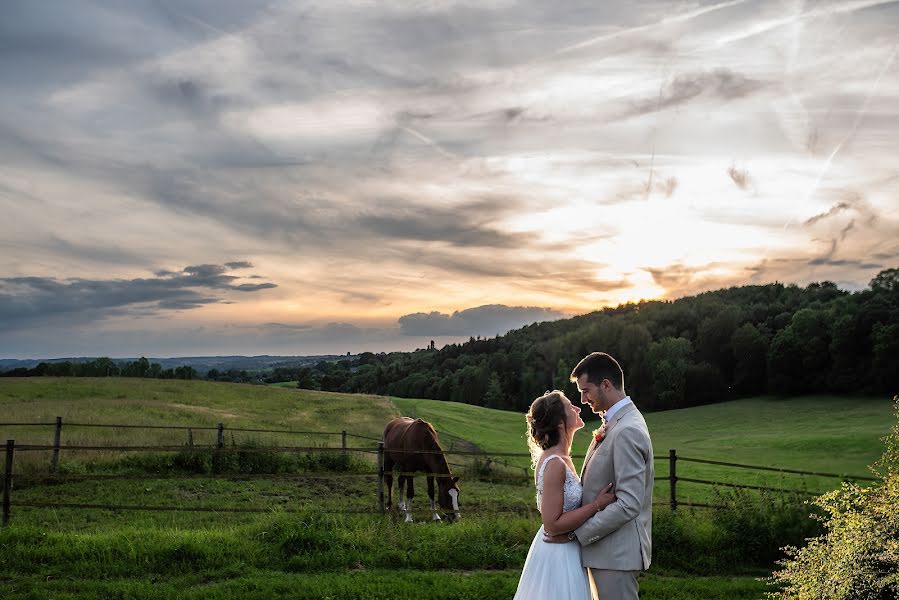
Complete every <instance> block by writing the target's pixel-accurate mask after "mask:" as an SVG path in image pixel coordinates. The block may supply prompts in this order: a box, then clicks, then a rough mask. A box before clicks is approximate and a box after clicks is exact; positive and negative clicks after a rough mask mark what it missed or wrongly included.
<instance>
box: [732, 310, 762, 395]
mask: <svg viewBox="0 0 899 600" xmlns="http://www.w3.org/2000/svg"><path fill="white" fill-rule="evenodd" d="M730 346H731V349H732V350H733V355H734V377H733V387H734V391H735V392H736V393H737V394H738V395H747V396H748V395H752V394H758V393H761V392H764V391H765V387H766V385H767V381H768V379H767V377H768V376H767V370H766V365H765V362H766V359H767V356H768V342H767V341H766V340H765V336H763V335H762V334H761V332H759V330H758V328H757V327H756V326H755V325H753V324H752V323H744V324H743V325H741V326H740V327H739V328H738V329H737V330H736V331H734V333H733V335H732V336H731V338H730Z"/></svg>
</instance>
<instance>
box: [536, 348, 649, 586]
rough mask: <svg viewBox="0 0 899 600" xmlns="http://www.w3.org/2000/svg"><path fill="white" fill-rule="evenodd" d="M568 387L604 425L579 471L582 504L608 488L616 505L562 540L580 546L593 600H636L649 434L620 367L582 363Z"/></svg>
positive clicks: (605, 359) (597, 358) (645, 535)
mask: <svg viewBox="0 0 899 600" xmlns="http://www.w3.org/2000/svg"><path fill="white" fill-rule="evenodd" d="M571 381H574V382H576V383H577V389H578V391H579V392H580V394H581V403H582V404H586V405H588V406H590V408H591V409H592V410H593V412H594V413H596V414H603V415H604V418H605V427H604V429H605V432H604V435H603V434H600V435H597V436H594V439H593V441H592V442H591V443H590V448H589V449H588V450H587V457H586V458H585V459H584V467H583V469H581V482H582V483H583V486H584V498H594V497H596V495H597V494H598V493H599V492H600V490H602V489H603V488H605V487H606V486H607V485H608V484H609V483H613V484H614V487H613V488H612V491H613V492H614V493H615V496H616V497H617V500H616V501H615V502H613V503H612V504H610V505H609V506H607V507H606V508H605V509H603V510H602V511H600V512H598V513H596V515H594V516H593V517H591V518H590V519H588V520H587V521H586V522H585V523H584V524H583V525H581V526H580V527H578V528H577V529H575V530H574V531H572V532H570V533H568V534H567V539H568V540H572V541H574V540H576V541H577V542H578V543H580V544H581V561H582V562H583V565H584V567H586V568H587V574H588V577H589V579H590V588H591V592H592V594H593V597H594V598H597V596H598V598H600V599H601V600H619V599H620V600H636V598H637V591H638V589H639V585H638V584H637V575H638V574H639V572H640V571H641V570H643V569H648V568H649V563H650V562H651V560H652V481H653V474H654V471H655V470H654V468H653V462H652V441H651V440H650V439H649V430H648V429H647V428H646V421H644V420H643V415H642V414H640V411H639V410H637V407H636V406H635V405H634V403H633V401H632V400H631V398H630V396H628V395H626V394H625V392H624V372H623V371H622V370H621V366H620V365H619V364H618V361H616V360H615V359H614V358H612V357H611V356H609V355H608V354H606V353H605V352H593V353H592V354H589V355H587V356H586V357H585V358H584V359H583V360H581V362H579V363H578V364H577V366H576V367H575V368H574V371H572V372H571ZM597 437H599V438H600V439H599V440H597V439H596V438H597ZM556 537H557V538H558V537H560V536H556ZM547 541H549V540H547ZM553 541H557V540H556V539H554V540H553Z"/></svg>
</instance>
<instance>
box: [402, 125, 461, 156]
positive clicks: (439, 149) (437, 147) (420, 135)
mask: <svg viewBox="0 0 899 600" xmlns="http://www.w3.org/2000/svg"><path fill="white" fill-rule="evenodd" d="M400 129H402V130H403V131H405V132H406V133H409V134H411V135H413V136H415V137H417V138H418V139H419V140H421V141H422V142H424V143H425V144H427V145H428V146H431V147H432V148H434V149H435V150H436V151H437V152H439V153H440V154H442V155H443V156H444V157H446V158H459V156H458V155H457V154H453V153H452V152H449V151H448V150H444V149H443V147H442V146H441V145H440V144H438V143H437V142H435V141H434V140H432V139H431V138H429V137H428V136H426V135H424V134H423V133H420V132H418V131H416V130H415V129H412V128H411V127H409V126H408V125H400Z"/></svg>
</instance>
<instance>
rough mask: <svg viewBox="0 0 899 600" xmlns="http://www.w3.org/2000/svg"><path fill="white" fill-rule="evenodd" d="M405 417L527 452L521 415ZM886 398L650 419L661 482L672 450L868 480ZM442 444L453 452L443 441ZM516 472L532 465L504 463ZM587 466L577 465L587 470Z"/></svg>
mask: <svg viewBox="0 0 899 600" xmlns="http://www.w3.org/2000/svg"><path fill="white" fill-rule="evenodd" d="M392 400H393V403H394V404H395V405H396V406H397V407H398V408H399V409H400V411H401V412H402V413H403V414H407V415H412V416H418V417H421V418H423V419H426V420H429V421H431V422H432V423H434V426H435V427H436V428H437V430H438V431H439V432H441V433H448V434H451V435H452V436H453V437H461V438H465V439H468V440H470V441H471V442H473V443H475V444H477V445H478V447H480V448H481V449H483V450H484V451H485V452H487V453H490V452H522V453H524V452H527V448H526V445H525V437H524V432H525V425H524V416H523V415H518V414H515V413H509V412H506V411H496V410H491V409H487V408H481V407H477V406H469V405H467V404H457V403H453V402H438V401H435V400H414V399H405V398H392ZM892 406H893V404H892V401H891V399H889V398H837V397H830V396H815V397H802V398H791V399H777V398H771V397H763V398H751V399H744V400H736V401H732V402H724V403H721V404H712V405H709V406H701V407H695V408H688V409H683V410H672V411H665V412H658V413H649V414H646V415H645V417H646V422H647V424H648V426H649V430H650V434H651V436H652V440H653V449H654V452H655V456H656V458H657V459H665V460H656V463H655V466H656V475H657V476H667V475H668V468H669V462H668V460H667V457H668V451H669V449H672V448H673V449H675V450H677V453H678V455H679V456H681V457H687V458H699V459H706V460H715V461H722V462H730V463H738V464H747V465H758V466H766V467H778V468H784V469H793V470H801V471H816V472H822V473H834V474H837V475H847V476H850V475H855V476H870V475H871V473H870V472H869V471H868V468H867V466H868V465H870V464H871V463H873V462H874V461H875V460H876V459H877V458H878V457H879V456H880V454H881V453H882V451H883V444H882V442H881V438H882V437H883V436H885V435H887V433H889V431H890V427H891V424H892ZM595 426H596V423H595V422H588V423H587V425H586V426H585V427H584V429H582V430H581V431H579V432H578V433H577V434H576V435H575V440H574V443H573V444H572V449H571V452H572V455H575V456H580V457H583V455H584V453H585V451H586V449H587V447H588V445H589V442H590V434H589V431H592V429H593V428H594V427H595ZM444 446H448V444H446V443H444ZM503 460H506V461H508V462H509V463H511V464H513V465H515V466H517V467H525V466H527V465H528V464H529V458H528V457H526V456H524V457H505V458H504V459H503ZM581 462H582V458H581V459H578V458H575V465H576V466H580V464H581ZM678 476H679V477H688V478H691V479H705V480H710V481H721V482H727V483H739V484H747V485H757V486H767V487H778V488H788V489H798V490H809V491H815V492H817V491H826V490H829V489H832V488H833V487H836V486H838V485H839V483H840V480H841V479H840V478H832V477H816V476H803V475H793V474H787V473H783V474H782V473H772V472H767V471H754V470H743V469H734V468H730V467H719V466H714V465H705V464H698V463H690V462H688V461H679V463H678ZM668 486H669V484H668V482H667V481H660V482H658V483H657V485H656V499H657V500H658V501H664V500H666V499H668V497H669V487H668ZM713 495H714V491H713V489H712V488H711V487H709V486H705V485H700V484H693V483H686V482H682V483H679V484H678V498H679V500H680V501H687V502H689V501H691V500H692V501H696V502H706V503H707V502H709V501H710V500H711V498H712V496H713Z"/></svg>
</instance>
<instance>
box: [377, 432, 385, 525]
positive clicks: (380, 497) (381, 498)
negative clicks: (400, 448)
mask: <svg viewBox="0 0 899 600" xmlns="http://www.w3.org/2000/svg"><path fill="white" fill-rule="evenodd" d="M378 509H379V510H380V511H381V512H382V513H383V512H384V442H378Z"/></svg>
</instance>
